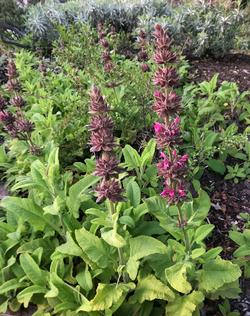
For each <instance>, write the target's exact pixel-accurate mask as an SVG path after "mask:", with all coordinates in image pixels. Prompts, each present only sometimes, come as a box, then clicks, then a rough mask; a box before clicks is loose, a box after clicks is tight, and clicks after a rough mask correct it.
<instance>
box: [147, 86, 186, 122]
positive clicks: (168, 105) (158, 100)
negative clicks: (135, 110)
mask: <svg viewBox="0 0 250 316" xmlns="http://www.w3.org/2000/svg"><path fill="white" fill-rule="evenodd" d="M154 97H155V103H154V105H153V107H152V108H153V110H154V111H155V112H156V113H157V114H158V116H159V117H161V118H163V119H165V118H167V117H169V115H174V114H175V113H176V112H177V111H178V110H179V108H180V98H179V97H178V96H177V94H176V93H175V92H174V91H171V92H167V93H163V92H161V91H159V90H156V91H155V93H154Z"/></svg>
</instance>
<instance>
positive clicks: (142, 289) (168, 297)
mask: <svg viewBox="0 0 250 316" xmlns="http://www.w3.org/2000/svg"><path fill="white" fill-rule="evenodd" d="M174 298H175V294H174V292H173V291H172V290H171V289H170V288H169V287H168V286H167V285H165V284H164V283H162V282H161V281H160V280H158V279H157V278H156V277H155V276H154V275H148V276H146V277H145V278H142V279H140V280H139V282H138V284H137V287H136V289H135V293H134V295H133V296H132V297H131V298H130V300H129V303H131V304H136V303H139V304H142V303H143V302H144V301H154V300H156V299H159V300H164V301H172V300H173V299H174Z"/></svg>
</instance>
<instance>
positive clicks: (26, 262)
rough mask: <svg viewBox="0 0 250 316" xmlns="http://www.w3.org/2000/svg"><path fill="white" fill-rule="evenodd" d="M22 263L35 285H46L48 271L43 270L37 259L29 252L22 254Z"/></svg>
mask: <svg viewBox="0 0 250 316" xmlns="http://www.w3.org/2000/svg"><path fill="white" fill-rule="evenodd" d="M20 264H21V267H22V269H23V271H24V272H25V274H26V275H27V277H28V278H29V279H30V281H31V282H32V283H33V284H35V285H40V286H46V283H47V272H45V271H43V270H41V269H40V268H39V266H38V264H37V263H36V262H35V260H34V259H33V258H32V257H31V255H29V254H28V253H23V254H21V255H20Z"/></svg>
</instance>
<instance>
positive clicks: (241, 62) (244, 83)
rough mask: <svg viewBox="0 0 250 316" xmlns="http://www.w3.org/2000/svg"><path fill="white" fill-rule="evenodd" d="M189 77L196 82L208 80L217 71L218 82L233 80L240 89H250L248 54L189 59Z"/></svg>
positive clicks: (249, 60) (249, 56)
mask: <svg viewBox="0 0 250 316" xmlns="http://www.w3.org/2000/svg"><path fill="white" fill-rule="evenodd" d="M190 64H191V69H190V74H189V79H190V81H192V82H195V83H198V82H202V81H204V80H206V81H209V80H210V79H211V78H212V77H213V75H214V74H215V73H219V78H218V82H219V84H220V83H222V82H223V81H229V82H235V83H237V84H238V85H239V88H240V91H246V90H250V54H249V55H248V54H240V53H232V54H229V55H227V56H224V57H223V58H220V59H215V58H212V57H208V58H204V59H194V60H190Z"/></svg>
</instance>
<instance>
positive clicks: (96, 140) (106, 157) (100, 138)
mask: <svg viewBox="0 0 250 316" xmlns="http://www.w3.org/2000/svg"><path fill="white" fill-rule="evenodd" d="M90 97H91V103H90V108H89V113H90V114H91V120H90V124H89V130H90V131H91V136H90V145H91V148H90V151H91V152H93V153H95V154H96V155H98V156H99V158H97V161H96V169H95V173H94V174H95V175H97V176H100V177H102V179H101V181H100V183H99V185H98V186H97V188H96V193H97V202H101V201H103V200H105V199H108V200H109V201H110V202H112V203H116V202H119V201H122V200H123V198H122V189H121V187H120V183H119V181H118V180H117V179H116V178H117V176H118V173H119V168H118V163H119V162H118V160H117V159H116V157H115V154H114V151H113V150H114V147H115V142H114V135H113V121H112V119H111V118H110V117H109V116H108V112H109V108H108V105H107V103H106V102H105V99H104V98H103V96H102V95H101V92H100V90H99V89H98V88H97V87H96V86H94V87H92V90H91V94H90Z"/></svg>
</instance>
